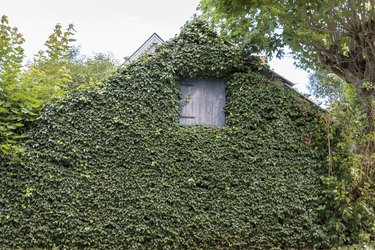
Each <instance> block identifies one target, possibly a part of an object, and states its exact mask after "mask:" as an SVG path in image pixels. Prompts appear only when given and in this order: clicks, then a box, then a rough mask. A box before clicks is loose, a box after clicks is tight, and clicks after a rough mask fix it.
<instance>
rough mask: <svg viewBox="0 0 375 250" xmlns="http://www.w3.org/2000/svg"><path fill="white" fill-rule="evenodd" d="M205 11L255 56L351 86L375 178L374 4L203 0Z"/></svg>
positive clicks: (367, 1)
mask: <svg viewBox="0 0 375 250" xmlns="http://www.w3.org/2000/svg"><path fill="white" fill-rule="evenodd" d="M200 9H201V10H202V12H203V14H204V15H205V16H206V17H208V18H209V19H210V20H211V21H212V23H213V24H215V25H217V27H218V29H219V30H220V31H221V33H222V34H223V35H224V36H226V37H228V38H230V39H232V40H233V41H235V42H237V43H239V44H241V45H242V46H243V47H244V48H245V49H247V50H249V51H250V52H257V53H259V52H265V53H267V54H268V55H271V54H272V53H276V54H277V55H278V56H282V55H283V51H284V48H285V46H289V47H290V48H291V49H292V50H293V52H294V57H295V58H296V59H298V61H299V65H300V66H301V67H304V68H311V69H323V70H326V71H328V72H329V73H334V74H336V75H337V76H339V77H340V78H341V79H342V80H344V81H345V82H347V83H349V84H351V85H352V86H353V87H354V89H355V92H356V95H357V97H358V100H359V101H360V103H361V106H362V109H363V111H364V113H365V114H366V119H365V123H366V125H365V129H364V130H363V131H362V138H363V140H364V141H365V142H364V143H362V144H361V145H359V151H360V152H361V153H362V154H364V155H367V156H368V157H365V158H366V160H364V161H363V167H364V169H366V176H368V177H370V178H372V177H373V175H374V167H373V165H374V157H373V154H374V153H375V139H374V137H375V136H374V131H375V123H374V117H375V105H374V97H375V1H374V0H363V1H362V0H299V1H295V0H294V1H292V0H281V1H280V0H268V1H259V0H230V1H229V0H220V1H217V0H202V1H201V5H200Z"/></svg>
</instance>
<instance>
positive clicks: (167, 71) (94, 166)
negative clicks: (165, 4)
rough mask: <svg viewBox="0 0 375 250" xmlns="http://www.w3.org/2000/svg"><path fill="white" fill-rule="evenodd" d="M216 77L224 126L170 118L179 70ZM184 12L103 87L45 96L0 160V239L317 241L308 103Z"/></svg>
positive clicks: (226, 243)
mask: <svg viewBox="0 0 375 250" xmlns="http://www.w3.org/2000/svg"><path fill="white" fill-rule="evenodd" d="M194 77H196V78H205V77H209V78H214V77H220V78H221V77H224V78H225V79H226V88H227V103H226V110H225V112H226V123H225V126H223V127H209V126H191V127H180V126H178V120H179V107H180V101H181V100H180V98H179V90H180V85H179V82H180V80H181V79H182V78H194ZM271 79H272V72H270V71H268V70H267V69H266V68H265V67H264V66H263V65H261V64H260V63H259V61H258V59H257V58H255V57H254V58H253V57H250V56H249V55H247V54H246V53H245V52H243V51H241V50H239V49H238V48H236V47H235V46H233V45H231V44H229V43H227V42H225V41H224V40H222V39H220V38H218V37H217V35H216V34H215V33H214V32H213V31H212V30H210V29H209V27H208V25H207V24H206V23H205V22H203V21H201V20H199V19H194V20H192V21H190V22H188V23H187V24H186V25H185V26H184V27H183V28H182V30H181V33H180V35H178V36H176V37H175V38H174V39H171V40H170V41H168V42H166V43H164V44H163V45H161V46H160V47H159V48H158V51H157V53H156V54H155V55H153V56H144V57H142V58H140V59H139V60H137V61H135V62H133V63H131V64H129V65H128V66H126V67H124V68H122V69H120V70H118V72H116V73H115V74H114V75H113V76H111V77H110V78H109V79H108V80H107V82H106V84H105V86H103V87H102V88H98V89H95V90H92V91H83V92H80V93H71V94H69V95H68V96H67V97H66V98H64V99H60V100H56V101H55V102H53V103H51V104H49V105H48V106H47V107H46V109H45V111H44V112H43V114H42V115H41V116H40V117H39V118H38V120H37V121H36V123H35V124H34V126H33V128H32V130H31V132H30V138H29V139H30V140H29V142H28V147H27V152H28V155H27V161H25V163H22V164H21V163H17V164H18V165H17V166H13V165H12V166H10V165H9V164H8V165H7V164H6V163H0V165H1V168H0V175H1V176H2V181H1V182H0V209H1V213H0V231H1V232H2V233H1V234H0V248H19V247H23V248H29V247H53V246H56V247H58V248H62V249H64V248H88V249H114V248H123V249H159V248H162V249H220V248H223V249H228V248H231V249H249V248H254V249H264V248H289V247H294V248H305V247H327V246H329V245H330V244H331V242H330V235H329V234H328V232H327V230H326V229H325V228H326V227H325V222H324V221H322V219H321V218H322V215H321V213H322V211H321V207H322V205H323V204H322V202H323V201H322V200H323V199H322V196H323V195H324V192H323V191H324V188H323V185H322V183H321V179H320V177H321V176H322V175H324V174H325V173H326V157H327V155H326V152H327V148H326V146H325V139H324V137H325V132H324V126H322V124H321V122H322V119H320V116H321V111H320V110H319V108H317V107H315V106H313V105H311V104H310V103H308V102H306V101H305V99H304V98H302V97H300V96H299V95H298V94H297V93H296V92H294V91H293V90H290V89H288V88H286V87H284V86H283V85H282V84H280V83H279V82H274V81H272V80H271Z"/></svg>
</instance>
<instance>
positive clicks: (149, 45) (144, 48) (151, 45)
mask: <svg viewBox="0 0 375 250" xmlns="http://www.w3.org/2000/svg"><path fill="white" fill-rule="evenodd" d="M163 42H164V40H163V39H162V38H161V37H160V36H159V35H158V34H156V33H154V34H152V35H151V36H150V37H149V38H148V39H147V40H146V41H145V42H144V43H143V44H142V45H141V46H140V47H139V48H138V49H137V50H136V51H134V53H133V54H132V55H131V56H128V57H125V62H124V63H123V65H124V64H128V63H130V62H131V61H134V60H135V59H137V58H138V57H140V56H141V55H143V54H152V53H154V52H155V48H156V46H157V45H158V44H161V43H163Z"/></svg>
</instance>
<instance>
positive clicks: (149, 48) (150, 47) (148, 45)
mask: <svg viewBox="0 0 375 250" xmlns="http://www.w3.org/2000/svg"><path fill="white" fill-rule="evenodd" d="M225 41H226V40H225ZM163 42H164V40H163V39H162V38H161V37H160V36H159V35H158V34H156V33H154V34H152V35H151V36H150V37H149V38H148V39H147V40H146V41H145V42H144V43H143V44H142V45H141V46H140V47H139V48H138V49H137V50H136V51H135V52H134V53H133V54H132V55H131V56H129V57H125V62H124V64H128V63H130V62H131V61H133V60H135V59H137V58H138V57H140V56H141V55H143V54H149V53H153V52H154V51H155V48H156V45H158V44H161V43H163ZM226 42H227V41H226ZM228 43H229V44H230V45H233V46H235V45H234V44H232V43H230V42H228ZM260 59H261V61H262V62H263V63H267V62H266V61H267V59H265V58H264V56H260ZM273 74H274V77H275V78H276V79H275V80H276V81H278V82H280V83H282V84H283V85H285V86H286V87H287V88H290V89H292V90H294V91H295V92H297V93H298V94H299V95H300V97H302V98H303V99H305V100H306V101H308V102H309V103H311V104H313V105H316V106H318V107H319V108H321V107H320V106H319V104H317V103H315V102H314V101H312V100H310V99H309V98H308V97H306V96H305V95H303V94H302V93H300V92H299V91H297V90H296V89H294V88H293V86H294V85H295V84H294V83H293V82H291V81H289V80H288V79H286V78H285V77H283V76H281V75H279V74H277V73H276V72H274V71H273ZM321 109H322V108H321ZM322 110H324V109H322Z"/></svg>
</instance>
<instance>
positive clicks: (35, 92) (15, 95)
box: [0, 16, 118, 160]
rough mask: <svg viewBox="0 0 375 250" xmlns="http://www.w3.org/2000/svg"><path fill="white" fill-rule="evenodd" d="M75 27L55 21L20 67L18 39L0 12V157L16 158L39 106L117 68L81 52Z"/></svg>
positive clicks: (103, 58) (111, 62)
mask: <svg viewBox="0 0 375 250" xmlns="http://www.w3.org/2000/svg"><path fill="white" fill-rule="evenodd" d="M74 34H75V30H74V27H73V25H69V26H68V28H67V29H66V30H64V29H63V27H62V26H61V25H60V24H57V25H56V26H55V28H54V30H53V33H52V34H51V35H50V36H49V37H48V39H47V41H46V42H45V46H46V49H45V50H41V51H39V52H38V53H37V54H36V55H35V56H34V58H33V60H32V61H31V62H29V63H28V64H27V65H25V67H23V61H24V59H25V56H24V50H23V48H22V45H23V43H24V38H23V36H22V34H21V33H19V31H18V30H17V28H15V27H11V26H10V25H9V22H8V18H7V17H6V16H2V18H1V21H0V45H1V46H0V152H1V153H2V154H0V160H1V157H4V156H7V158H8V159H18V157H19V153H20V152H23V149H22V147H21V144H20V142H21V141H20V139H22V138H25V136H26V132H27V128H26V127H27V126H26V125H28V124H29V123H30V122H31V121H33V120H35V118H36V117H37V116H38V114H39V113H40V111H41V110H42V108H43V105H44V104H46V103H49V102H50V101H51V100H52V99H54V98H60V97H63V96H65V94H66V92H67V91H70V92H71V91H79V89H82V88H93V87H95V86H97V85H98V84H99V83H100V82H102V81H103V80H104V79H105V78H106V77H107V76H108V75H109V74H111V73H112V72H113V71H114V70H115V69H116V67H117V65H118V62H117V61H116V60H115V59H114V58H113V55H112V54H110V53H108V54H105V53H97V54H95V55H94V56H93V57H87V56H83V55H81V54H80V53H79V49H77V47H74V46H73V42H74V41H75V39H74V38H73V37H74Z"/></svg>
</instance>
